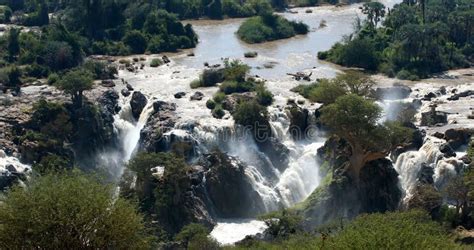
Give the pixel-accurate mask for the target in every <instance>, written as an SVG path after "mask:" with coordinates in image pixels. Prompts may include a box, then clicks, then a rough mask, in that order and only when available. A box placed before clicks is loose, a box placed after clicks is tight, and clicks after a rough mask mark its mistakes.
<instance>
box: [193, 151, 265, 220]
mask: <svg viewBox="0 0 474 250" xmlns="http://www.w3.org/2000/svg"><path fill="white" fill-rule="evenodd" d="M202 163H203V165H204V166H205V167H207V168H209V170H208V171H207V172H206V174H205V176H206V184H205V185H206V190H207V193H208V194H209V199H210V200H211V201H212V203H213V204H214V209H215V212H216V214H217V216H219V217H221V218H248V217H253V216H256V215H258V214H260V213H263V212H264V211H265V205H264V203H263V200H262V198H261V197H260V195H259V194H258V192H257V191H256V190H254V187H253V186H252V183H251V182H250V180H249V178H248V177H247V176H246V173H245V168H246V167H247V166H246V165H245V164H244V163H243V162H240V161H239V160H238V159H237V158H234V157H231V156H228V155H226V154H224V153H222V152H214V153H212V154H209V155H205V156H204V159H203V162H202Z"/></svg>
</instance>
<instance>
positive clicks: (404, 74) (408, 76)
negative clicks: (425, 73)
mask: <svg viewBox="0 0 474 250" xmlns="http://www.w3.org/2000/svg"><path fill="white" fill-rule="evenodd" d="M397 78H398V79H401V80H410V81H417V80H419V78H418V76H417V75H416V74H414V73H411V72H410V71H408V70H405V69H403V70H400V71H399V72H398V73H397Z"/></svg>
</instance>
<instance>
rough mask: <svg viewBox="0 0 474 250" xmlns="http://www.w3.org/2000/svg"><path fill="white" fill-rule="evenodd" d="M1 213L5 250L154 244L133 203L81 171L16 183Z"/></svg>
mask: <svg viewBox="0 0 474 250" xmlns="http://www.w3.org/2000/svg"><path fill="white" fill-rule="evenodd" d="M53 211H54V212H53ZM0 215H1V220H0V232H1V234H0V246H1V247H2V248H7V249H11V248H13V249H18V248H55V249H79V248H81V249H83V248H118V249H121V248H130V247H132V248H134V249H145V248H148V247H149V243H150V237H149V236H148V234H147V233H146V229H145V227H144V225H143V221H142V216H141V215H139V214H138V213H137V212H136V210H135V207H134V206H133V205H132V204H131V203H130V202H128V201H125V200H124V199H122V198H118V199H115V198H114V197H113V189H112V187H111V186H104V185H102V184H99V183H98V182H97V180H95V179H93V178H91V177H89V176H85V175H82V174H77V173H71V174H65V175H46V176H44V177H40V178H37V179H34V180H33V181H31V182H30V184H29V186H27V187H25V188H23V187H16V188H14V189H13V190H11V191H10V192H8V193H7V194H6V196H5V198H4V199H3V202H2V203H1V204H0Z"/></svg>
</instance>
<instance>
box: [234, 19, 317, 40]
mask: <svg viewBox="0 0 474 250" xmlns="http://www.w3.org/2000/svg"><path fill="white" fill-rule="evenodd" d="M308 32H309V28H308V26H307V25H306V24H303V23H301V22H299V23H298V22H295V21H288V20H286V19H285V18H283V17H281V16H278V15H274V14H271V13H265V14H263V15H261V16H258V17H252V18H249V19H247V20H246V21H245V22H244V23H242V25H241V26H240V27H239V30H238V31H237V35H238V36H239V38H240V39H242V40H243V41H245V42H247V43H261V42H266V41H273V40H278V39H284V38H289V37H292V36H295V35H301V34H307V33H308Z"/></svg>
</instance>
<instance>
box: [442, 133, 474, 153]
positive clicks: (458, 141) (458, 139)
mask: <svg viewBox="0 0 474 250" xmlns="http://www.w3.org/2000/svg"><path fill="white" fill-rule="evenodd" d="M472 134H473V131H472V130H470V129H466V128H456V129H448V130H446V132H444V139H445V140H446V141H448V144H449V146H451V148H453V149H454V150H457V149H459V148H460V147H461V146H463V145H466V144H468V143H469V140H470V138H471V135H472Z"/></svg>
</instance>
